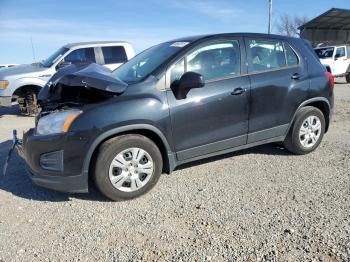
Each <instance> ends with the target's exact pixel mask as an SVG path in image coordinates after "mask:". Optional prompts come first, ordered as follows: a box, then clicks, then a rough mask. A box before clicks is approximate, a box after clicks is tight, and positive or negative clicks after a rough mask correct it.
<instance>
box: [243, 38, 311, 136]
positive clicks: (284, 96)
mask: <svg viewBox="0 0 350 262" xmlns="http://www.w3.org/2000/svg"><path fill="white" fill-rule="evenodd" d="M245 44H246V50H247V62H248V74H249V77H250V81H251V97H250V99H251V103H250V105H251V107H250V112H249V131H248V143H253V142H257V141H262V140H267V139H270V138H275V137H282V136H284V135H285V134H286V132H287V130H288V127H289V123H290V121H291V119H292V117H293V115H294V112H295V110H296V108H297V107H298V105H299V104H300V103H301V102H302V101H304V100H305V99H306V97H307V91H308V87H309V81H308V77H307V69H306V65H305V64H304V63H303V60H302V57H301V56H300V54H298V53H297V52H296V51H295V48H292V47H291V45H290V43H287V42H284V41H282V40H278V39H272V40H271V39H262V38H245Z"/></svg>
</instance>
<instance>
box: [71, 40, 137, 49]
mask: <svg viewBox="0 0 350 262" xmlns="http://www.w3.org/2000/svg"><path fill="white" fill-rule="evenodd" d="M125 44H127V45H130V43H129V42H127V41H91V42H78V43H68V44H66V45H64V47H66V48H73V47H86V46H99V45H125Z"/></svg>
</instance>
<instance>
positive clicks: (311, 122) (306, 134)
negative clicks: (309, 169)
mask: <svg viewBox="0 0 350 262" xmlns="http://www.w3.org/2000/svg"><path fill="white" fill-rule="evenodd" d="M325 123H326V122H325V118H324V115H323V113H322V112H321V111H320V110H319V109H317V108H315V107H312V106H306V107H303V108H301V109H300V111H299V112H298V113H297V115H296V117H295V120H294V123H293V125H292V127H291V129H290V130H289V133H288V135H287V137H286V139H285V141H284V143H283V144H284V146H285V147H286V148H287V149H288V150H289V151H290V152H292V153H294V154H298V155H304V154H307V153H310V152H312V151H314V150H315V149H316V148H317V147H318V146H319V144H320V143H321V141H322V138H323V134H324V131H325V126H326V125H325Z"/></svg>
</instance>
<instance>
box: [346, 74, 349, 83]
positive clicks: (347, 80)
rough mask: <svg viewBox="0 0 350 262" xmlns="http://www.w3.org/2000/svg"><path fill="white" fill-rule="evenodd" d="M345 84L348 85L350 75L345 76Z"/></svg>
mask: <svg viewBox="0 0 350 262" xmlns="http://www.w3.org/2000/svg"><path fill="white" fill-rule="evenodd" d="M345 79H346V82H347V83H350V73H349V74H347V75H346V76H345Z"/></svg>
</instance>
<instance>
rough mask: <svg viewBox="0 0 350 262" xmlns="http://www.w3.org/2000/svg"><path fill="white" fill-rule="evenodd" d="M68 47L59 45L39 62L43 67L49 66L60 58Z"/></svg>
mask: <svg viewBox="0 0 350 262" xmlns="http://www.w3.org/2000/svg"><path fill="white" fill-rule="evenodd" d="M68 50H69V49H68V48H67V47H61V48H60V49H58V50H57V51H56V52H55V53H53V54H52V55H51V56H49V57H48V58H47V59H45V60H43V61H42V62H41V64H42V65H43V66H44V67H50V66H52V65H53V64H54V63H55V62H57V60H58V59H60V58H61V57H62V56H63V55H64V54H65V53H66V52H67V51H68Z"/></svg>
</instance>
